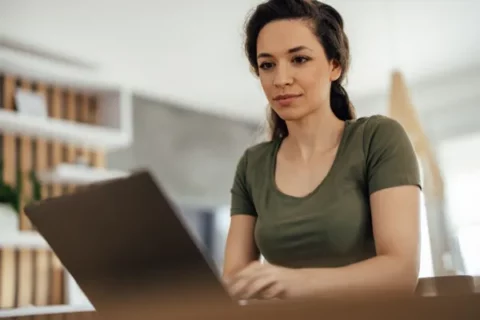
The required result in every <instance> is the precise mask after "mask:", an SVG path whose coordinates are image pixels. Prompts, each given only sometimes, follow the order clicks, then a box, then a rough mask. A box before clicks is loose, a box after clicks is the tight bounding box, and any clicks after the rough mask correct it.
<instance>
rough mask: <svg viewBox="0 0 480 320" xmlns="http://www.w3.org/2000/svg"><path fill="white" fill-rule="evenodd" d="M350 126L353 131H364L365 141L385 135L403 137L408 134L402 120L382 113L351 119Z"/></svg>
mask: <svg viewBox="0 0 480 320" xmlns="http://www.w3.org/2000/svg"><path fill="white" fill-rule="evenodd" d="M350 126H351V127H352V131H356V132H362V133H363V138H364V140H365V142H368V141H371V140H372V139H373V140H377V139H379V138H380V139H382V138H383V139H384V137H385V136H387V137H390V138H395V137H402V138H403V137H404V136H405V135H406V132H405V129H404V127H403V126H402V124H400V122H398V121H397V120H395V119H392V118H390V117H388V116H385V115H380V114H376V115H372V116H367V117H361V118H357V119H354V120H350ZM383 139H382V140H383Z"/></svg>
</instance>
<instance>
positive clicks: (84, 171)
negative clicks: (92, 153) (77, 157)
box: [38, 163, 129, 185]
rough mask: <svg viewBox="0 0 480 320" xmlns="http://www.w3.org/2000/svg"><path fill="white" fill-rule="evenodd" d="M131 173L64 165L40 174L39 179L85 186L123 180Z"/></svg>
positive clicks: (45, 181)
mask: <svg viewBox="0 0 480 320" xmlns="http://www.w3.org/2000/svg"><path fill="white" fill-rule="evenodd" d="M128 175H129V173H128V172H125V171H120V170H110V169H104V168H92V167H87V166H84V165H77V164H68V163H63V164H60V165H58V166H56V167H54V168H53V169H52V170H49V171H45V172H39V173H38V179H39V180H40V182H42V183H58V184H75V185H83V184H90V183H96V182H100V181H106V180H112V179H116V178H123V177H126V176H128Z"/></svg>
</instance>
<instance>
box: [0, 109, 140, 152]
mask: <svg viewBox="0 0 480 320" xmlns="http://www.w3.org/2000/svg"><path fill="white" fill-rule="evenodd" d="M0 131H2V132H4V133H7V134H21V135H28V136H31V137H35V138H44V139H48V140H55V141H57V142H63V143H70V144H75V145H78V146H82V147H85V148H96V149H103V150H105V151H112V150H117V149H121V148H125V147H127V146H128V145H129V144H130V143H131V141H130V140H131V139H130V137H129V135H128V134H126V133H124V132H122V131H120V130H116V129H112V128H106V127H99V126H93V125H88V124H83V123H75V122H72V121H68V120H61V119H52V118H40V117H34V116H28V115H22V114H19V113H17V112H12V111H8V110H0Z"/></svg>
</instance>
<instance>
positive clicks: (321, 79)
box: [224, 0, 421, 299]
mask: <svg viewBox="0 0 480 320" xmlns="http://www.w3.org/2000/svg"><path fill="white" fill-rule="evenodd" d="M245 49H246V53H247V56H248V59H249V61H250V64H251V67H252V68H253V70H255V72H256V74H257V75H258V77H259V79H260V82H261V85H262V87H263V90H264V92H265V95H266V97H267V99H268V101H269V103H270V124H271V140H270V141H268V142H264V143H261V144H258V145H256V146H253V147H251V148H249V149H247V150H246V151H245V153H244V154H243V156H242V157H241V159H240V161H239V163H238V167H237V171H236V175H235V180H234V183H233V188H232V190H231V193H232V203H231V224H230V229H229V233H228V239H227V244H226V251H225V263H224V279H225V283H226V285H227V288H228V289H229V290H230V292H231V294H232V296H234V297H235V298H238V299H275V298H277V299H289V298H310V297H338V296H341V297H348V296H352V297H355V296H360V295H361V296H362V297H365V296H366V295H368V294H382V295H384V294H388V293H392V294H403V293H407V294H408V293H413V291H414V289H415V286H416V283H417V277H418V269H419V211H420V193H421V187H420V177H419V168H418V163H417V158H416V155H415V152H414V150H413V147H412V145H411V142H410V140H409V138H408V137H407V134H406V133H405V131H404V129H403V127H402V126H401V125H400V124H399V123H398V122H396V121H394V120H392V119H389V118H387V117H384V116H371V117H365V118H359V119H355V115H354V111H353V108H352V106H351V103H350V101H349V98H348V95H347V93H346V91H345V89H344V88H343V87H342V80H343V79H344V78H345V76H346V73H347V70H348V66H349V44H348V39H347V36H346V35H345V33H344V30H343V20H342V17H341V16H340V14H339V13H338V12H337V11H336V10H335V9H333V8H332V7H331V6H329V5H327V4H324V3H321V2H319V1H315V0H310V1H308V0H270V1H267V2H266V3H263V4H260V5H259V6H258V7H257V8H256V10H255V12H254V13H253V14H252V16H251V17H250V19H249V21H248V23H247V26H246V44H245ZM260 255H261V256H263V257H264V258H265V260H266V263H261V262H260V260H259V258H260Z"/></svg>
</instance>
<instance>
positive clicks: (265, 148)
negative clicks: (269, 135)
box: [244, 140, 277, 162]
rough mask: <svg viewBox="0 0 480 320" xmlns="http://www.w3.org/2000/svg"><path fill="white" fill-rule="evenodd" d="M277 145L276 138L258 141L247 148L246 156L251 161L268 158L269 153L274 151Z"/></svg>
mask: <svg viewBox="0 0 480 320" xmlns="http://www.w3.org/2000/svg"><path fill="white" fill-rule="evenodd" d="M276 146H277V141H276V140H271V141H264V142H259V143H256V144H254V145H252V146H250V147H248V148H247V149H246V150H245V152H244V157H246V158H247V159H248V161H249V162H257V161H259V160H262V159H266V158H267V157H266V156H267V155H269V154H271V153H272V152H274V150H275V147H276Z"/></svg>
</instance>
